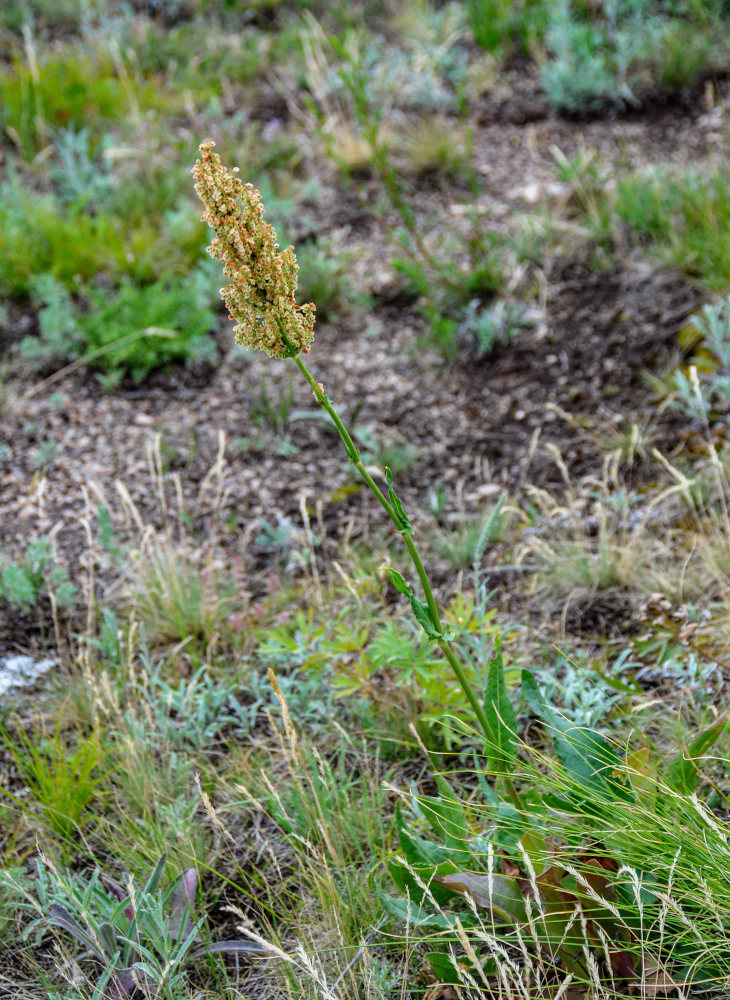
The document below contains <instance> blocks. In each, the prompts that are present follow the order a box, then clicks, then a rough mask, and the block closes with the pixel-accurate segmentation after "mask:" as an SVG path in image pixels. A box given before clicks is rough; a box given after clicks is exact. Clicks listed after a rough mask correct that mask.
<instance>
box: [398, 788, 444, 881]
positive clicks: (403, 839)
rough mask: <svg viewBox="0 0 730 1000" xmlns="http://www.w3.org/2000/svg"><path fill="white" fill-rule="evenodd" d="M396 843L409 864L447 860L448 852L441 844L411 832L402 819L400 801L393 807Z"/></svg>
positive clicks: (427, 863) (437, 863)
mask: <svg viewBox="0 0 730 1000" xmlns="http://www.w3.org/2000/svg"><path fill="white" fill-rule="evenodd" d="M395 821H396V828H397V830H398V844H399V847H400V851H401V854H402V855H403V857H404V858H405V859H406V861H407V862H408V864H410V865H424V864H426V865H434V866H435V865H439V864H442V862H444V861H448V860H449V852H448V850H446V849H445V848H444V847H443V846H442V845H441V844H435V843H434V842H433V841H432V840H426V839H425V838H424V837H419V836H417V835H416V834H415V833H412V832H411V831H410V830H409V829H408V826H407V824H406V823H405V821H404V819H403V814H402V812H401V807H400V803H398V805H396V807H395Z"/></svg>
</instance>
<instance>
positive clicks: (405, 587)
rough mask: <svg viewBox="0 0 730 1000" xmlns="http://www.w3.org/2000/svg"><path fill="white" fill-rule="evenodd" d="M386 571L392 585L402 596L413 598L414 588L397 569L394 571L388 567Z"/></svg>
mask: <svg viewBox="0 0 730 1000" xmlns="http://www.w3.org/2000/svg"><path fill="white" fill-rule="evenodd" d="M385 571H386V573H387V574H388V576H389V577H390V580H391V583H392V584H393V586H394V587H395V589H396V590H399V591H400V592H401V594H405V596H406V597H413V588H412V587H411V585H410V584H409V583H408V582H407V581H406V579H405V577H404V576H403V575H402V574H401V573H399V572H398V570H397V569H392V568H391V567H390V566H386V567H385Z"/></svg>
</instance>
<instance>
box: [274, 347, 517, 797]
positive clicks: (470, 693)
mask: <svg viewBox="0 0 730 1000" xmlns="http://www.w3.org/2000/svg"><path fill="white" fill-rule="evenodd" d="M293 359H294V361H295V362H296V364H297V367H298V368H299V370H300V371H301V373H302V374H303V375H304V377H305V378H306V380H307V382H309V384H310V386H311V387H312V391H313V392H314V396H315V399H316V400H317V402H318V403H319V405H320V406H321V407H322V408H323V409H324V410H326V412H327V413H328V414H329V416H330V418H331V419H332V422H333V423H334V425H335V427H336V428H337V432H338V434H339V435H340V438H341V440H342V443H343V445H344V446H345V451H346V452H347V457H348V458H349V459H350V461H351V462H352V464H353V465H354V466H355V468H356V469H357V471H358V472H359V473H360V475H361V476H362V478H363V479H364V480H365V482H366V483H367V485H368V486H369V487H370V489H371V490H372V492H373V493H374V495H375V496H376V497H377V499H378V501H379V502H380V504H381V506H382V507H383V509H384V510H385V512H386V514H387V515H388V517H389V518H390V519H391V521H392V522H393V524H394V525H395V526H396V528H397V529H398V531H399V532H400V533H401V534H402V537H403V541H404V543H405V546H406V548H407V549H408V554H409V555H410V557H411V561H412V563H413V566H414V568H415V570H416V573H417V574H418V579H419V580H420V581H421V587H422V588H423V593H424V595H425V597H426V604H427V606H428V611H429V615H430V617H431V621H432V622H433V624H434V626H435V628H436V630H437V631H438V632H439V633H441V638H439V639H438V640H437V641H438V644H439V648H440V649H441V652H442V653H443V655H444V657H445V658H446V660H447V662H448V664H449V666H450V667H451V669H452V670H453V671H454V674H455V676H456V679H457V680H458V682H459V684H460V685H461V688H462V690H463V692H464V694H465V695H466V697H467V699H468V701H469V704H470V705H471V707H472V709H473V711H474V716H475V718H476V720H477V722H478V723H479V726H480V728H481V730H482V732H483V733H484V736H485V738H486V739H487V741H488V742H489V743H491V745H492V746H496V745H497V740H496V737H495V734H494V732H493V731H492V727H491V726H490V724H489V720H488V719H487V716H486V713H485V711H484V708H483V707H482V704H481V702H480V701H479V699H478V698H477V696H476V694H475V693H474V689H473V687H472V686H471V684H470V683H469V678H468V677H467V676H466V671H465V670H464V666H463V664H462V662H461V660H460V659H459V657H458V656H457V655H456V653H455V652H454V649H453V647H452V646H451V644H450V642H449V641H448V639H446V637H445V636H444V634H443V633H444V629H443V626H442V624H441V616H440V615H439V611H438V606H437V604H436V600H435V598H434V596H433V590H432V589H431V582H430V580H429V579H428V574H427V573H426V570H425V568H424V565H423V562H422V561H421V556H420V555H419V552H418V549H417V548H416V545H415V543H414V541H413V539H412V537H411V536H410V535H409V534H405V533H403V532H402V522H401V520H400V519H399V518H398V515H397V513H396V511H395V509H394V508H393V505H392V504H391V503H390V501H389V500H388V498H387V497H386V496H385V494H384V493H383V491H382V490H381V489H380V487H379V486H378V484H377V483H376V482H375V480H374V479H373V477H372V476H371V475H370V473H369V472H368V470H367V469H366V468H365V466H364V465H363V462H362V459H361V458H360V452H359V451H358V449H357V447H356V446H355V442H354V441H353V440H352V437H351V436H350V433H349V431H348V430H347V428H346V427H345V425H344V424H343V422H342V420H341V418H340V415H339V413H338V412H337V410H335V408H334V406H333V405H332V403H331V402H330V400H329V397H328V396H327V394H326V393H325V391H324V388H323V387H322V386H321V385H320V384H319V382H317V381H315V379H314V376H313V375H312V374H311V372H310V371H309V369H308V368H307V366H306V365H305V364H304V362H303V361H302V359H301V357H300V356H299V355H298V354H295V355H293ZM502 780H503V782H504V787H505V790H506V792H507V794H508V795H509V797H510V799H511V800H512V802H513V804H514V805H515V807H516V808H517V809H518V810H519V811H520V812H523V805H522V801H521V799H520V797H519V795H518V794H517V791H516V789H515V787H514V784H513V783H512V779H511V778H510V776H509V775H507V774H504V775H502Z"/></svg>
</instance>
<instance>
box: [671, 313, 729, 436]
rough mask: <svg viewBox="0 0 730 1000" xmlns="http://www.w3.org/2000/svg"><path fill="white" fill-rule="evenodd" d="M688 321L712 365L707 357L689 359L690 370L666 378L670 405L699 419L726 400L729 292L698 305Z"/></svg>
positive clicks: (678, 371)
mask: <svg viewBox="0 0 730 1000" xmlns="http://www.w3.org/2000/svg"><path fill="white" fill-rule="evenodd" d="M691 324H692V326H693V327H694V328H695V330H697V332H698V333H699V334H700V336H701V338H702V347H703V348H704V349H705V350H706V351H707V352H709V354H710V355H711V356H712V359H713V361H714V365H713V366H712V367H709V368H708V365H707V360H706V359H701V358H695V359H693V360H694V361H695V362H696V368H695V370H694V372H692V371H690V374H689V375H687V374H686V373H685V372H683V371H681V370H677V371H676V372H675V373H674V374H673V376H672V378H671V381H670V386H671V388H672V389H673V390H674V392H675V393H676V398H675V400H674V405H675V406H676V407H677V408H678V409H680V410H682V411H683V412H684V413H686V414H687V415H688V416H690V417H694V418H695V419H699V420H702V419H704V418H705V417H706V416H707V414H708V413H709V411H710V410H711V409H712V408H713V407H718V406H720V407H721V406H725V405H727V403H728V402H729V401H730V296H727V297H726V298H725V299H722V300H721V301H720V302H716V303H712V304H708V305H705V306H703V307H702V309H701V310H700V312H699V313H698V314H697V315H695V316H693V317H692V319H691Z"/></svg>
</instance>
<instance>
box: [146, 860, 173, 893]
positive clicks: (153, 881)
mask: <svg viewBox="0 0 730 1000" xmlns="http://www.w3.org/2000/svg"><path fill="white" fill-rule="evenodd" d="M166 864H167V854H162V855H161V856H160V857H159V858H158V860H157V864H156V865H155V867H154V868H153V869H152V872H151V874H150V877H149V878H148V879H147V883H146V885H145V887H144V889H143V890H142V892H143V894H144V895H145V896H146V895H147V894H148V893H151V892H157V887H158V886H159V884H160V880H161V879H162V873H163V872H164V870H165V865H166Z"/></svg>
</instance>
